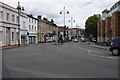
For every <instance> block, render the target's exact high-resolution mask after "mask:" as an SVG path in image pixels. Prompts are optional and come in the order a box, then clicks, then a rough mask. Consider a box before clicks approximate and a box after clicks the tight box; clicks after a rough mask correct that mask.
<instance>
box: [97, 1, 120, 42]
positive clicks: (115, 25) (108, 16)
mask: <svg viewBox="0 0 120 80" xmlns="http://www.w3.org/2000/svg"><path fill="white" fill-rule="evenodd" d="M114 37H120V1H118V2H116V3H115V4H114V5H113V6H112V7H111V8H110V10H108V9H105V10H104V11H103V12H102V17H101V21H100V22H99V23H98V28H97V42H99V43H107V42H108V41H110V40H111V39H112V38H114Z"/></svg>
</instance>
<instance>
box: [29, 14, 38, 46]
mask: <svg viewBox="0 0 120 80" xmlns="http://www.w3.org/2000/svg"><path fill="white" fill-rule="evenodd" d="M27 16H28V28H27V29H28V33H27V34H28V43H29V44H34V43H38V38H37V37H38V36H37V35H38V33H37V30H38V27H37V26H38V24H37V23H38V20H37V18H35V17H33V15H32V14H30V15H27Z"/></svg>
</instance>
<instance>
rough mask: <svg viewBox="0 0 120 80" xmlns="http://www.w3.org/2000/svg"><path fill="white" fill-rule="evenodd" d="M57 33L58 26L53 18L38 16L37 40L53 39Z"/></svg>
mask: <svg viewBox="0 0 120 80" xmlns="http://www.w3.org/2000/svg"><path fill="white" fill-rule="evenodd" d="M57 35H58V26H57V25H56V24H55V23H54V21H53V19H51V21H48V19H47V18H45V17H44V18H43V19H42V18H41V16H38V42H46V41H53V40H54V39H55V37H56V36H57Z"/></svg>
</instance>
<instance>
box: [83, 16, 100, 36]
mask: <svg viewBox="0 0 120 80" xmlns="http://www.w3.org/2000/svg"><path fill="white" fill-rule="evenodd" d="M100 17H101V16H100V14H95V15H93V16H90V17H89V18H88V19H87V20H86V22H85V32H86V34H87V36H90V35H91V34H92V35H93V37H95V38H96V37H97V24H98V22H99V21H100Z"/></svg>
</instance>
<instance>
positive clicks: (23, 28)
mask: <svg viewBox="0 0 120 80" xmlns="http://www.w3.org/2000/svg"><path fill="white" fill-rule="evenodd" d="M27 28H28V16H27V15H26V13H23V12H21V13H20V44H22V45H24V44H28V42H27V41H28V29H27Z"/></svg>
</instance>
